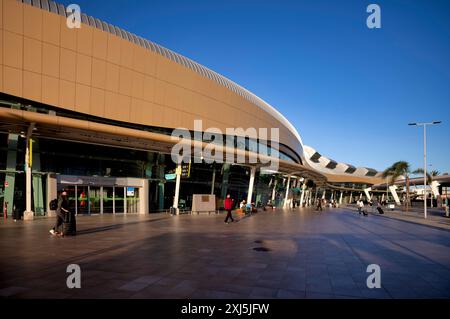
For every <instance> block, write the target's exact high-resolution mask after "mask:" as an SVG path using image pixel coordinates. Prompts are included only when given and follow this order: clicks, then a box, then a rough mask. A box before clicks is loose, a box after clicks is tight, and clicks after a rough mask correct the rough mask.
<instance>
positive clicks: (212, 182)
mask: <svg viewBox="0 0 450 319" xmlns="http://www.w3.org/2000/svg"><path fill="white" fill-rule="evenodd" d="M215 183H216V167H215V166H213V173H212V181H211V195H214V184H215Z"/></svg>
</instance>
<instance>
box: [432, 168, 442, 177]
mask: <svg viewBox="0 0 450 319" xmlns="http://www.w3.org/2000/svg"><path fill="white" fill-rule="evenodd" d="M430 175H431V176H432V177H436V176H439V175H441V172H439V171H436V170H434V171H431V172H430Z"/></svg>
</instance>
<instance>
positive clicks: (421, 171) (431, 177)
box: [413, 168, 440, 207]
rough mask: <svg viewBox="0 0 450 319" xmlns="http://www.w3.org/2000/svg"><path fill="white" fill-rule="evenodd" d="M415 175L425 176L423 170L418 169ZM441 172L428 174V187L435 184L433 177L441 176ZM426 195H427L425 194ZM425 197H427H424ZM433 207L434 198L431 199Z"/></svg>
mask: <svg viewBox="0 0 450 319" xmlns="http://www.w3.org/2000/svg"><path fill="white" fill-rule="evenodd" d="M413 174H416V175H419V174H420V175H423V168H418V169H416V170H415V171H414V172H413ZM439 174H440V172H439V171H436V170H434V171H431V172H430V173H428V172H427V183H428V185H431V183H432V182H433V177H436V176H439ZM424 194H425V193H424ZM424 196H425V195H424ZM431 207H433V197H431Z"/></svg>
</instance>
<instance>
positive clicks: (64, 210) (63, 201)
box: [50, 191, 70, 235]
mask: <svg viewBox="0 0 450 319" xmlns="http://www.w3.org/2000/svg"><path fill="white" fill-rule="evenodd" d="M65 214H70V213H69V201H68V200H67V192H66V191H63V192H62V193H61V195H59V197H58V208H57V209H56V223H55V226H54V227H53V228H52V229H50V234H52V235H58V234H59V231H58V230H59V228H60V227H61V225H62V224H63V223H64V217H65Z"/></svg>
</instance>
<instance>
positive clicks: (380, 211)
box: [377, 207, 384, 215]
mask: <svg viewBox="0 0 450 319" xmlns="http://www.w3.org/2000/svg"><path fill="white" fill-rule="evenodd" d="M377 211H378V213H379V214H380V215H383V214H384V210H383V208H381V207H377Z"/></svg>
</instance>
